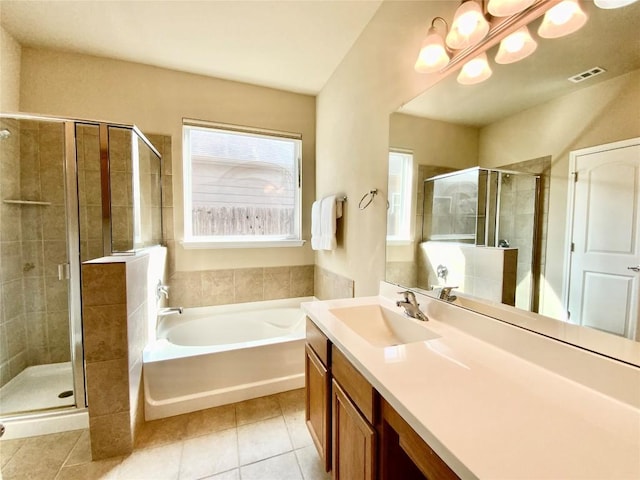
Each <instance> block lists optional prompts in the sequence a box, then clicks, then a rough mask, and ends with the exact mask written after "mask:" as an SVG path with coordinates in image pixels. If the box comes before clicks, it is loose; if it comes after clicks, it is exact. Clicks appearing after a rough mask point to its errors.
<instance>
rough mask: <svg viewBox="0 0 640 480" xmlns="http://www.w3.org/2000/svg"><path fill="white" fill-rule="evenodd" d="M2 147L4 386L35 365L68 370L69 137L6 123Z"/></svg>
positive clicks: (0, 373)
mask: <svg viewBox="0 0 640 480" xmlns="http://www.w3.org/2000/svg"><path fill="white" fill-rule="evenodd" d="M0 128H7V129H9V131H10V132H11V135H10V136H9V137H8V138H6V139H3V140H2V144H1V145H0V200H4V199H13V200H18V199H20V200H36V201H44V202H50V205H46V206H36V205H33V206H29V205H11V204H6V203H4V202H3V203H0V264H1V265H2V268H1V269H0V290H1V303H2V307H1V308H0V385H4V384H5V383H7V382H8V381H9V380H10V379H11V378H13V377H15V376H16V375H17V374H18V373H20V372H21V371H22V370H24V369H25V368H26V367H28V366H30V365H41V364H48V363H59V362H67V361H69V359H70V351H69V330H68V325H69V315H68V305H67V284H66V282H65V281H60V280H59V279H58V270H57V265H58V264H60V263H65V262H66V224H65V194H64V174H63V172H64V169H63V162H64V151H63V149H64V131H63V126H62V124H60V123H50V122H35V121H26V120H15V119H2V120H1V121H0Z"/></svg>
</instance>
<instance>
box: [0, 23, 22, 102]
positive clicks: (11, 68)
mask: <svg viewBox="0 0 640 480" xmlns="http://www.w3.org/2000/svg"><path fill="white" fill-rule="evenodd" d="M21 55H22V48H21V47H20V44H19V43H18V42H16V40H15V39H14V38H13V37H12V36H11V35H9V33H8V32H7V31H6V30H5V29H4V28H2V26H0V112H17V111H18V110H19V109H20V108H19V106H20V57H21Z"/></svg>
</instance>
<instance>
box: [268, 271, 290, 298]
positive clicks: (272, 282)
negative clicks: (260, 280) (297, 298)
mask: <svg viewBox="0 0 640 480" xmlns="http://www.w3.org/2000/svg"><path fill="white" fill-rule="evenodd" d="M290 290H291V271H290V268H289V267H274V268H265V269H264V299H265V300H275V299H279V298H289V296H290V294H289V292H290Z"/></svg>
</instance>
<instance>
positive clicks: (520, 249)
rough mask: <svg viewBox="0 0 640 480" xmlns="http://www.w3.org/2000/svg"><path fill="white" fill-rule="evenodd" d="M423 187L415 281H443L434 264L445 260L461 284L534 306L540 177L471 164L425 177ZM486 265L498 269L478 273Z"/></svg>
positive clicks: (489, 295)
mask: <svg viewBox="0 0 640 480" xmlns="http://www.w3.org/2000/svg"><path fill="white" fill-rule="evenodd" d="M423 187H424V205H423V212H424V216H423V222H422V244H421V246H422V248H421V250H422V255H423V259H422V261H421V262H420V265H421V267H419V268H422V269H424V270H425V271H424V272H422V274H420V273H421V272H418V279H419V282H420V283H421V284H419V285H418V286H419V287H420V288H424V289H430V288H432V287H433V286H437V285H438V284H441V283H442V278H441V276H440V275H438V267H437V266H438V265H440V264H445V265H447V266H448V268H449V272H448V273H449V279H448V281H449V283H451V282H453V283H456V284H458V283H460V284H461V285H460V291H462V292H466V293H469V294H471V295H476V296H481V297H483V298H491V299H492V300H495V301H499V302H502V303H507V304H511V305H514V306H517V307H519V308H523V309H526V310H532V309H534V304H535V298H534V296H535V292H536V291H537V288H536V285H535V282H536V281H537V278H538V276H539V273H538V269H539V267H538V262H536V261H535V258H534V257H535V252H536V251H537V249H536V241H537V238H536V232H537V231H538V228H537V222H538V211H539V205H538V203H539V176H538V175H532V174H528V173H522V172H514V171H506V170H499V169H486V168H479V167H474V168H470V169H467V170H461V171H457V172H452V173H446V174H443V175H438V176H435V177H432V178H429V179H426V180H425V181H424V185H423ZM469 247H474V248H469ZM496 249H501V250H502V251H496ZM431 263H433V264H434V265H431ZM480 267H482V268H480ZM492 269H494V270H495V269H499V271H498V270H496V271H495V272H494V274H492V275H489V276H488V277H486V278H485V277H483V278H480V277H479V273H478V272H480V271H482V272H485V273H483V275H486V272H487V271H492ZM431 270H433V272H431ZM489 277H490V278H489ZM491 288H493V290H494V291H493V292H490V291H489V290H490V289H491Z"/></svg>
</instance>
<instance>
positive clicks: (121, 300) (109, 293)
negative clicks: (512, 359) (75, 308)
mask: <svg viewBox="0 0 640 480" xmlns="http://www.w3.org/2000/svg"><path fill="white" fill-rule="evenodd" d="M125 278H126V277H125V264H124V263H89V264H84V265H82V301H83V305H85V306H87V305H114V304H126V302H127V291H126V281H125Z"/></svg>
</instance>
